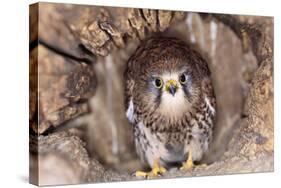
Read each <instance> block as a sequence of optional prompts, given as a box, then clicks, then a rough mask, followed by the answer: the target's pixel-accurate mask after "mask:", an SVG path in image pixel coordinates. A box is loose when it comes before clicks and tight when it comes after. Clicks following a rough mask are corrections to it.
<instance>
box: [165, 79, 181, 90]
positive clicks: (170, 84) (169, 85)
mask: <svg viewBox="0 0 281 188" xmlns="http://www.w3.org/2000/svg"><path fill="white" fill-rule="evenodd" d="M172 86H174V87H175V88H176V89H177V88H178V87H179V86H178V82H177V81H176V80H173V79H171V80H168V81H167V82H166V85H165V91H168V90H169V88H170V87H172Z"/></svg>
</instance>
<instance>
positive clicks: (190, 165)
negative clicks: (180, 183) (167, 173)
mask: <svg viewBox="0 0 281 188" xmlns="http://www.w3.org/2000/svg"><path fill="white" fill-rule="evenodd" d="M206 166H207V164H199V165H195V164H194V163H193V160H192V154H191V152H189V155H188V159H187V161H186V162H184V163H183V164H182V167H181V168H180V170H186V171H187V170H192V169H194V168H195V167H206Z"/></svg>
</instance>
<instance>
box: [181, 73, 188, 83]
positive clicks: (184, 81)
mask: <svg viewBox="0 0 281 188" xmlns="http://www.w3.org/2000/svg"><path fill="white" fill-rule="evenodd" d="M179 81H180V83H181V84H185V83H186V81H187V79H186V76H185V74H182V75H180V77H179Z"/></svg>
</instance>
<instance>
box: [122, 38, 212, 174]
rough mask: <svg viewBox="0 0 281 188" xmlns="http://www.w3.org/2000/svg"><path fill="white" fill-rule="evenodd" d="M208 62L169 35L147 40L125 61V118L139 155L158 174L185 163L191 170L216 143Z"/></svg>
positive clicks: (185, 166)
mask: <svg viewBox="0 0 281 188" xmlns="http://www.w3.org/2000/svg"><path fill="white" fill-rule="evenodd" d="M210 75H211V73H210V70H209V68H208V65H207V62H206V61H205V60H204V59H203V58H202V56H201V55H200V54H199V53H198V52H197V51H195V50H193V49H192V48H191V47H190V46H189V45H188V44H186V43H185V42H183V41H181V40H179V39H176V38H169V37H152V38H149V39H147V40H145V41H143V42H142V43H141V44H140V46H139V47H138V48H137V50H136V51H135V52H134V54H133V55H132V56H131V57H130V59H129V60H128V63H127V68H126V71H125V74H124V78H125V108H126V116H127V118H128V120H129V121H130V123H131V124H132V125H133V128H134V129H133V130H134V140H135V146H136V150H137V153H138V155H139V156H140V158H141V159H142V160H143V161H145V162H147V163H148V164H149V166H150V167H151V168H152V170H151V172H142V171H137V172H136V176H145V177H150V176H157V175H159V174H162V173H164V172H165V171H166V169H168V168H170V167H174V166H178V165H182V167H181V169H192V168H193V162H194V161H200V160H201V159H202V156H203V155H204V154H205V153H206V152H207V151H208V148H209V145H210V143H211V141H212V133H213V126H214V120H215V114H216V99H215V95H214V91H213V86H212V82H211V78H210Z"/></svg>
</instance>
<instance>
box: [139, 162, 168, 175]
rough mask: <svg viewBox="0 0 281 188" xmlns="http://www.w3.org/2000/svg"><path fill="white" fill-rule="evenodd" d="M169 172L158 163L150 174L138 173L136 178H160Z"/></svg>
mask: <svg viewBox="0 0 281 188" xmlns="http://www.w3.org/2000/svg"><path fill="white" fill-rule="evenodd" d="M166 171H167V170H166V169H165V168H164V167H162V166H159V164H158V163H157V162H155V164H154V165H153V168H152V169H151V171H150V172H143V171H136V172H135V176H136V177H143V178H153V177H158V176H161V175H162V174H164V173H165V172H166Z"/></svg>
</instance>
